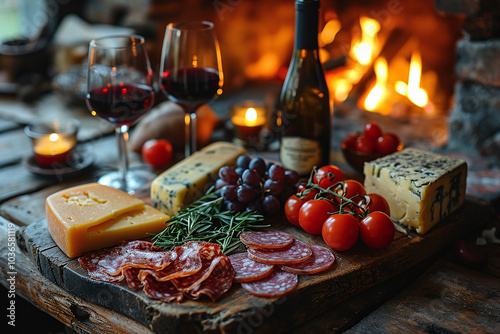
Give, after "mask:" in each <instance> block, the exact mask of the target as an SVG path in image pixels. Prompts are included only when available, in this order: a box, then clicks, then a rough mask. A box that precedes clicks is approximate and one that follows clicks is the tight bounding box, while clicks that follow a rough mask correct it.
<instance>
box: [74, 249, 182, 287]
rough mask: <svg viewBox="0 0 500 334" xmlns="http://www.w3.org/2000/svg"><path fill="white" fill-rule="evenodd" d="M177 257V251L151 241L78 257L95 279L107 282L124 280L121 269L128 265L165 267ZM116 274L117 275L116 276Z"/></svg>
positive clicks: (156, 268)
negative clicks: (171, 250)
mask: <svg viewBox="0 0 500 334" xmlns="http://www.w3.org/2000/svg"><path fill="white" fill-rule="evenodd" d="M175 257H176V254H175V253H172V252H170V251H164V250H162V249H161V248H159V247H156V246H153V244H152V243H151V242H149V241H141V240H137V241H130V242H125V243H122V244H120V245H118V246H116V247H113V248H109V249H104V250H102V251H98V252H94V253H91V254H88V255H84V256H82V257H80V258H79V259H78V261H79V262H80V264H81V266H82V267H83V268H85V269H87V270H88V272H89V276H90V277H92V278H93V279H96V280H100V281H106V282H119V281H121V280H123V275H122V274H121V271H122V270H123V268H126V267H135V268H150V269H154V270H158V269H162V268H165V267H166V266H168V265H169V264H170V262H172V261H173V260H174V259H175ZM115 276H116V277H115Z"/></svg>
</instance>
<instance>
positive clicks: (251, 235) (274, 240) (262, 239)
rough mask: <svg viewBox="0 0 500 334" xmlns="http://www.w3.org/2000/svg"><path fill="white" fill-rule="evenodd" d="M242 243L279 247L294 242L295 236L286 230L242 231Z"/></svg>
mask: <svg viewBox="0 0 500 334" xmlns="http://www.w3.org/2000/svg"><path fill="white" fill-rule="evenodd" d="M240 240H241V242H242V243H244V244H245V245H247V246H248V247H252V248H266V249H278V248H284V247H287V246H289V245H291V244H292V242H293V237H292V236H291V235H290V234H288V233H285V232H280V231H269V232H242V233H241V234H240Z"/></svg>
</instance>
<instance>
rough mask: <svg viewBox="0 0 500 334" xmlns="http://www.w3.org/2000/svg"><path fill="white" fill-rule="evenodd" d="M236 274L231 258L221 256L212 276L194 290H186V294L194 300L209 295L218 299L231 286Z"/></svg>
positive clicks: (214, 299) (213, 298)
mask: <svg viewBox="0 0 500 334" xmlns="http://www.w3.org/2000/svg"><path fill="white" fill-rule="evenodd" d="M234 275H235V272H234V269H233V267H232V266H231V262H230V261H229V258H228V257H227V256H225V255H224V256H221V259H220V261H219V262H218V263H217V266H216V267H215V268H214V270H213V271H212V273H211V274H210V276H209V277H208V278H207V279H205V280H204V281H203V282H202V283H201V284H200V285H198V286H197V287H195V288H194V289H193V290H190V291H186V292H184V294H185V295H186V296H187V297H189V298H191V299H194V300H197V299H199V298H200V297H201V296H203V295H207V296H208V297H209V298H210V299H212V300H213V301H216V300H217V299H219V298H220V297H221V296H222V295H223V294H224V293H226V292H227V291H228V290H229V289H230V288H231V285H232V282H233V278H234Z"/></svg>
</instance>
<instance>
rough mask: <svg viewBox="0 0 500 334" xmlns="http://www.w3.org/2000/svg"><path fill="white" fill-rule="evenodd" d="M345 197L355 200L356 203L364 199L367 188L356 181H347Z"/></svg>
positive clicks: (344, 191) (345, 182)
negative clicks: (359, 199)
mask: <svg viewBox="0 0 500 334" xmlns="http://www.w3.org/2000/svg"><path fill="white" fill-rule="evenodd" d="M343 194H344V197H347V198H349V199H353V200H354V201H356V200H357V199H358V198H363V197H365V195H366V190H365V187H363V185H362V184H361V183H359V182H358V181H356V180H346V181H344V188H343Z"/></svg>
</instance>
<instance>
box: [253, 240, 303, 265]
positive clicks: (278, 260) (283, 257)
mask: <svg viewBox="0 0 500 334" xmlns="http://www.w3.org/2000/svg"><path fill="white" fill-rule="evenodd" d="M311 255H312V250H311V248H310V247H309V246H308V245H306V244H305V243H303V242H302V241H300V240H294V241H293V243H292V244H291V245H290V246H288V247H286V248H283V249H278V250H265V249H257V248H249V249H248V257H249V258H250V259H252V260H254V261H258V262H262V263H268V264H295V263H300V262H304V261H305V260H307V259H308V258H309V257H310V256H311Z"/></svg>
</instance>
